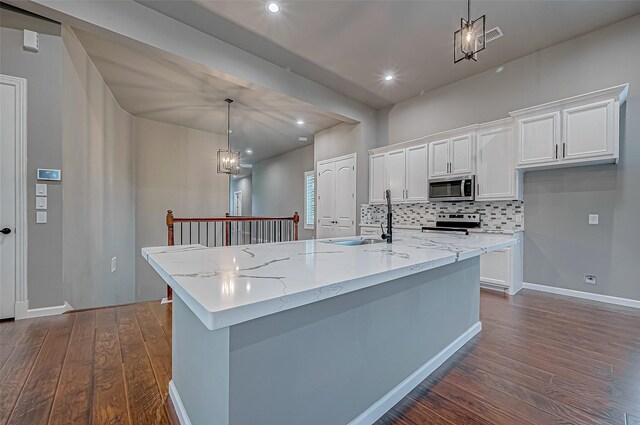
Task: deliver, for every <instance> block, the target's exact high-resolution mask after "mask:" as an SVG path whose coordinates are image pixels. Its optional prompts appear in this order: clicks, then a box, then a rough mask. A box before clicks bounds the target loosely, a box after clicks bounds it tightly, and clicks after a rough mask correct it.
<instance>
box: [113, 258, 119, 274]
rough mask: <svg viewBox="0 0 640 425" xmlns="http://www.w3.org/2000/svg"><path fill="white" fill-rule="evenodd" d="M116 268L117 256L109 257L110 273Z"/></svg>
mask: <svg viewBox="0 0 640 425" xmlns="http://www.w3.org/2000/svg"><path fill="white" fill-rule="evenodd" d="M117 268H118V257H113V258H112V259H111V273H113V272H115V271H116V269H117Z"/></svg>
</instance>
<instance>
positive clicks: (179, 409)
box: [169, 379, 191, 425]
mask: <svg viewBox="0 0 640 425" xmlns="http://www.w3.org/2000/svg"><path fill="white" fill-rule="evenodd" d="M169 398H170V399H171V402H172V403H173V408H174V409H175V411H176V416H177V417H178V422H180V425H191V420H189V415H187V409H185V408H184V404H182V399H180V394H178V389H177V388H176V386H175V384H174V383H173V379H172V380H171V381H169Z"/></svg>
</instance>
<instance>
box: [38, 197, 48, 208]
mask: <svg viewBox="0 0 640 425" xmlns="http://www.w3.org/2000/svg"><path fill="white" fill-rule="evenodd" d="M36 209H37V210H46V209H47V197H46V196H36Z"/></svg>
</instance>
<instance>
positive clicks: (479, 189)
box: [476, 183, 480, 195]
mask: <svg viewBox="0 0 640 425" xmlns="http://www.w3.org/2000/svg"><path fill="white" fill-rule="evenodd" d="M479 194H480V183H478V193H476V195H479Z"/></svg>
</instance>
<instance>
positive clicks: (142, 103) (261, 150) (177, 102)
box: [74, 29, 347, 163]
mask: <svg viewBox="0 0 640 425" xmlns="http://www.w3.org/2000/svg"><path fill="white" fill-rule="evenodd" d="M74 32H75V33H76V35H77V36H78V39H79V40H80V42H81V43H82V45H83V46H84V48H85V50H86V51H87V53H88V54H89V56H90V57H91V60H92V61H93V62H94V63H95V65H96V67H97V68H98V70H99V72H100V74H101V75H102V77H103V78H104V80H105V82H106V83H107V85H108V86H109V89H110V90H111V91H112V93H113V95H114V96H115V98H116V100H117V101H118V103H119V104H120V106H121V107H122V108H123V109H124V110H126V111H127V112H129V113H130V114H132V115H135V116H137V117H142V118H148V119H151V120H155V121H161V122H165V123H169V124H176V125H180V126H184V127H189V128H194V129H197V130H202V131H208V132H212V133H218V134H224V135H226V134H227V103H226V102H225V99H226V98H231V99H233V100H234V102H233V103H232V106H231V129H232V132H231V147H232V148H233V149H235V150H239V151H240V152H241V163H254V162H257V161H260V160H262V159H266V158H270V157H272V156H275V155H279V154H281V153H284V152H287V151H290V150H293V149H295V148H298V147H302V146H306V145H308V144H310V143H311V142H313V136H314V133H316V132H317V131H320V130H324V129H326V128H329V127H332V126H334V125H337V124H339V123H341V122H343V121H342V120H340V119H338V118H337V117H336V116H335V115H334V114H329V113H326V112H324V111H321V110H319V109H318V108H316V107H314V106H312V105H309V104H306V103H304V102H301V101H299V100H296V99H293V98H290V97H287V96H284V95H282V94H279V93H276V92H274V91H271V90H266V89H263V88H259V87H253V86H247V85H243V84H242V83H241V82H238V81H234V80H233V78H232V77H230V76H229V77H228V78H229V80H225V79H221V78H219V77H215V76H213V75H212V74H210V73H208V72H207V70H206V69H203V68H202V67H201V66H199V65H196V64H193V63H191V62H189V61H186V60H184V59H182V58H177V57H169V56H167V55H166V54H160V52H154V51H153V50H150V49H147V48H143V46H140V48H139V49H138V48H136V47H135V46H134V47H132V46H130V45H126V46H125V45H123V44H119V43H117V42H114V41H111V40H107V39H105V38H101V37H99V36H96V35H93V34H90V33H87V32H84V31H81V30H77V29H74ZM298 120H303V121H304V124H303V125H299V124H297V121H298ZM345 121H347V120H346V119H345ZM301 136H302V137H307V139H308V141H307V142H300V141H299V140H298V138H299V137H301ZM247 149H251V150H252V151H253V152H252V154H247V152H246V150H247Z"/></svg>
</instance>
